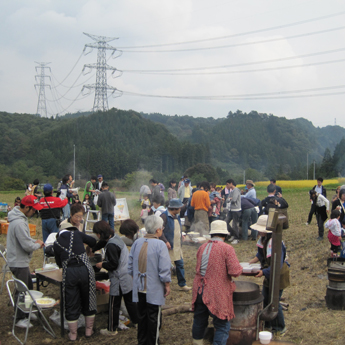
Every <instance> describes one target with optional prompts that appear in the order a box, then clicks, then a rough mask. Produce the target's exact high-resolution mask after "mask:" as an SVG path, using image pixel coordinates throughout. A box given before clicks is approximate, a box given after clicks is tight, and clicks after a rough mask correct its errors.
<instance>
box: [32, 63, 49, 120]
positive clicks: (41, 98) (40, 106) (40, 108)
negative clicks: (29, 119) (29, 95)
mask: <svg viewBox="0 0 345 345" xmlns="http://www.w3.org/2000/svg"><path fill="white" fill-rule="evenodd" d="M35 63H37V64H39V66H36V67H35V70H36V73H40V74H37V75H35V80H36V81H37V78H39V82H40V83H39V84H35V88H36V87H37V86H39V91H38V103H37V111H36V114H37V115H38V116H41V117H48V116H47V102H46V93H45V87H46V86H48V87H49V88H50V85H48V84H45V79H44V78H49V79H50V76H49V75H45V68H47V69H49V71H50V72H51V69H50V67H47V65H48V64H50V62H36V61H35ZM38 69H41V71H40V72H37V70H38Z"/></svg>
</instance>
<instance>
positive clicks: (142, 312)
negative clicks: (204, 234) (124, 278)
mask: <svg viewBox="0 0 345 345" xmlns="http://www.w3.org/2000/svg"><path fill="white" fill-rule="evenodd" d="M145 228H146V231H147V234H146V235H145V237H143V238H138V239H137V240H136V241H135V242H134V243H133V245H132V248H131V252H130V254H129V258H128V273H129V274H130V275H131V276H132V277H133V290H132V291H133V302H137V303H138V316H139V322H138V344H158V341H159V340H158V338H159V330H160V328H161V324H162V305H164V304H165V297H166V296H168V295H169V293H170V281H171V274H170V267H171V261H170V257H169V252H168V248H167V246H166V245H165V243H164V242H163V241H161V240H160V239H159V238H160V237H161V236H162V232H163V219H162V218H160V217H156V216H149V217H147V218H146V221H145Z"/></svg>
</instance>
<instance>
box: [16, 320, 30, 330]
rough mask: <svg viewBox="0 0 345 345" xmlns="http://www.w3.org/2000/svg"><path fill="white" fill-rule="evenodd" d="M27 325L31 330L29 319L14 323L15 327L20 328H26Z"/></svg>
mask: <svg viewBox="0 0 345 345" xmlns="http://www.w3.org/2000/svg"><path fill="white" fill-rule="evenodd" d="M28 324H29V328H31V327H32V324H31V323H30V321H29V319H21V320H19V321H18V322H17V323H16V326H17V327H20V328H27V327H28Z"/></svg>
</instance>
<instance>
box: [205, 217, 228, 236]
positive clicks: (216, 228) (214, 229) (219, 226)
mask: <svg viewBox="0 0 345 345" xmlns="http://www.w3.org/2000/svg"><path fill="white" fill-rule="evenodd" d="M216 234H217V235H229V232H228V226H227V224H226V222H224V220H215V221H214V222H212V223H211V231H210V232H209V235H216Z"/></svg>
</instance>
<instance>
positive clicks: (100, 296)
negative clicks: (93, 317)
mask: <svg viewBox="0 0 345 345" xmlns="http://www.w3.org/2000/svg"><path fill="white" fill-rule="evenodd" d="M96 297H97V314H99V313H103V312H108V306H109V294H108V293H102V290H96Z"/></svg>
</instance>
